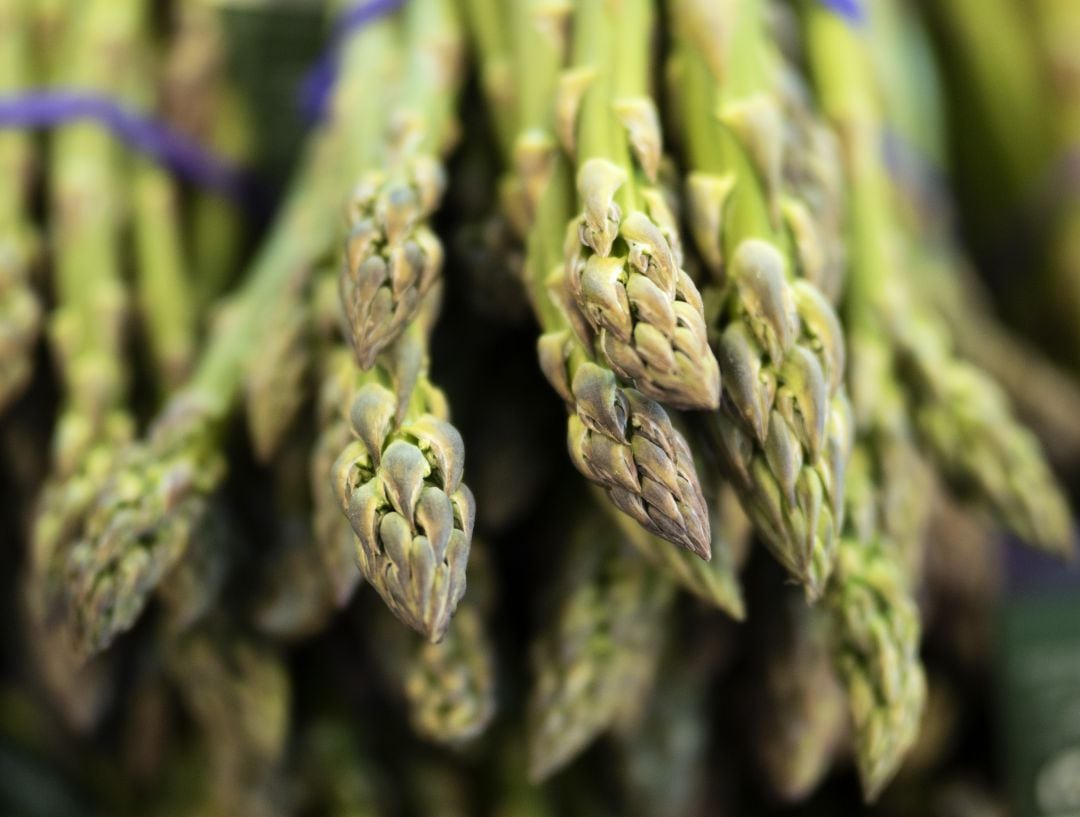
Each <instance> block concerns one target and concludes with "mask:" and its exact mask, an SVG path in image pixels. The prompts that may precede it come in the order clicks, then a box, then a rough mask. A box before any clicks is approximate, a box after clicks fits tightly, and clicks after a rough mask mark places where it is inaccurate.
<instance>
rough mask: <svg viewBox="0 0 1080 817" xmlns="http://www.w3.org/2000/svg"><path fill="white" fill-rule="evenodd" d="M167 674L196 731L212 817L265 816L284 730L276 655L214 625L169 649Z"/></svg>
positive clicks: (283, 672)
mask: <svg viewBox="0 0 1080 817" xmlns="http://www.w3.org/2000/svg"><path fill="white" fill-rule="evenodd" d="M166 657H167V667H168V671H169V673H170V675H171V676H172V679H173V681H174V683H175V684H176V686H177V689H178V691H179V693H180V695H181V698H182V700H183V702H184V705H185V706H186V708H187V709H188V711H189V712H190V714H191V716H192V718H193V719H194V721H195V722H196V724H197V725H198V727H199V728H200V729H201V730H202V732H203V734H204V736H205V738H206V741H207V749H208V752H209V755H210V762H211V770H212V773H213V778H214V783H215V799H216V800H217V804H216V805H217V808H218V810H219V813H228V814H253V815H254V814H273V813H277V809H274V810H273V811H268V810H266V809H267V808H268V807H269V806H270V805H271V804H272V803H274V802H275V801H278V802H280V796H275V794H274V786H275V782H276V778H277V776H278V775H279V773H280V772H279V767H280V765H281V763H282V760H283V756H284V752H285V741H286V738H287V736H288V730H289V717H290V713H289V696H290V686H291V684H290V679H289V674H288V671H287V669H286V667H285V666H284V664H283V663H282V661H281V658H280V656H279V655H278V654H277V653H276V652H274V651H273V650H270V649H268V648H267V647H265V646H264V645H262V644H259V643H258V642H257V641H254V640H252V639H250V638H249V637H247V636H245V635H244V634H242V633H239V632H236V631H234V630H233V629H232V628H230V627H229V626H227V625H225V624H223V623H222V622H220V621H212V622H208V623H207V624H205V625H204V626H202V627H200V628H197V629H195V630H193V631H191V632H189V633H186V634H184V635H183V636H182V637H180V638H179V639H176V640H174V641H172V642H170V643H169V645H168V654H167V656H166Z"/></svg>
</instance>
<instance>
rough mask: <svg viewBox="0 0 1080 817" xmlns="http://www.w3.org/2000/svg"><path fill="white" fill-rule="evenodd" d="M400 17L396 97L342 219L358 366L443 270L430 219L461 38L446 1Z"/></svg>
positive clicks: (366, 364)
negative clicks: (401, 54) (402, 55)
mask: <svg viewBox="0 0 1080 817" xmlns="http://www.w3.org/2000/svg"><path fill="white" fill-rule="evenodd" d="M413 5H414V6H416V5H419V6H420V7H421V8H420V9H414V8H410V9H409V10H407V11H406V13H405V23H404V27H405V44H406V47H407V48H406V53H407V55H408V56H407V58H406V64H405V66H404V72H403V77H402V82H401V85H400V88H399V92H398V94H397V95H396V96H394V97H392V98H390V97H387V98H385V103H386V105H388V106H389V107H390V113H389V118H388V120H386V121H385V122H384V128H385V130H386V131H387V133H386V136H387V140H386V142H385V144H383V145H380V146H379V147H380V149H379V150H378V152H376V153H374V154H373V155H371V156H370V157H368V159H369V161H370V166H369V167H367V168H365V172H364V174H363V175H362V176H361V178H360V180H359V182H358V184H357V186H356V189H355V190H354V191H353V195H352V198H351V200H350V202H349V207H348V210H347V213H346V218H347V222H348V237H347V239H346V242H345V262H344V264H343V265H342V273H341V299H342V304H343V306H344V308H345V316H346V327H347V329H348V334H349V340H350V342H351V344H352V348H353V352H354V353H355V354H356V360H357V362H358V363H359V364H360V367H361V368H363V369H369V368H371V366H372V365H373V364H374V362H375V359H376V357H377V356H378V354H379V352H380V351H382V350H383V349H384V348H386V347H387V346H388V345H389V344H390V343H392V342H393V340H394V339H395V338H396V337H398V336H399V335H400V334H401V332H402V331H403V329H404V328H405V326H406V325H407V324H408V323H409V322H410V321H412V320H413V319H414V318H415V317H416V316H417V314H418V313H419V312H420V309H421V306H422V303H423V299H424V296H425V295H426V294H427V292H428V291H429V290H430V289H431V287H432V285H433V284H434V283H435V281H436V280H437V278H438V275H439V272H440V270H441V268H442V260H443V249H442V244H441V243H440V242H439V239H438V238H437V237H436V236H435V234H434V233H433V232H432V231H431V229H430V228H429V227H428V226H427V224H426V222H427V220H428V218H429V217H430V216H431V214H432V213H433V212H434V210H435V208H436V207H437V206H438V204H439V200H440V199H441V198H442V193H443V188H444V187H445V184H446V181H445V172H444V170H443V168H442V165H441V161H440V158H439V157H440V156H441V155H443V154H445V153H446V152H447V150H448V149H449V147H450V146H451V145H452V144H453V140H454V135H455V134H454V123H455V120H454V103H455V100H456V99H457V92H458V90H459V89H460V85H461V81H462V76H461V75H462V72H463V68H462V63H463V54H462V41H461V33H460V31H459V30H458V22H457V19H456V14H455V13H454V9H453V6H452V4H450V3H449V2H444V3H427V2H425V3H420V4H413Z"/></svg>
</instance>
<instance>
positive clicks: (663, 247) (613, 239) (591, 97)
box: [558, 0, 720, 409]
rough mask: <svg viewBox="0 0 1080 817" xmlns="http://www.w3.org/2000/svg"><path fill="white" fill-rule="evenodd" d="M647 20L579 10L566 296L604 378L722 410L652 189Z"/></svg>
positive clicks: (566, 129)
mask: <svg viewBox="0 0 1080 817" xmlns="http://www.w3.org/2000/svg"><path fill="white" fill-rule="evenodd" d="M652 23H653V17H652V8H651V4H649V3H647V2H637V0H631V2H626V3H623V4H621V5H620V6H619V7H616V6H613V5H611V4H609V3H604V2H592V1H591V0H582V2H580V3H578V4H577V5H576V7H575V10H574V20H573V25H574V42H573V60H572V66H571V68H570V70H569V71H568V72H567V73H565V74H564V75H563V77H562V79H561V81H560V84H561V87H560V91H559V93H560V95H561V99H560V101H559V105H560V110H559V122H558V124H559V129H560V132H561V135H562V137H563V140H564V146H565V147H566V148H567V150H568V151H569V152H570V153H571V155H572V156H573V159H574V167H575V170H576V175H577V203H578V206H579V207H580V208H581V215H580V216H578V217H576V218H575V219H574V220H573V221H572V222H571V224H570V227H569V228H568V230H567V239H566V250H565V253H566V254H565V263H566V282H567V285H568V288H569V291H570V292H571V293H572V295H573V296H574V300H575V302H576V304H577V306H578V308H579V309H580V310H581V312H582V314H583V315H585V317H586V318H587V319H588V321H589V323H590V325H591V326H592V328H593V330H594V331H595V332H596V333H597V335H598V344H597V347H598V349H599V350H600V351H601V352H602V353H603V355H604V359H605V360H606V362H607V363H608V365H610V366H611V368H612V369H613V370H614V371H615V372H616V373H617V374H618V375H619V376H620V377H622V378H624V379H626V380H627V381H629V382H631V383H633V384H634V386H635V387H636V388H637V389H638V390H640V391H641V392H642V393H643V394H645V395H646V396H647V397H650V398H652V399H654V400H657V401H659V402H661V403H664V404H667V405H669V406H672V407H674V408H687V409H711V408H716V407H717V406H718V405H719V400H720V370H719V367H718V366H717V363H716V359H715V358H714V357H713V355H712V350H711V349H710V348H709V345H708V338H707V337H706V328H705V317H704V307H703V305H702V302H701V295H700V293H699V292H698V290H697V286H696V284H695V283H694V281H693V279H691V278H690V276H689V275H688V274H687V273H686V271H685V270H684V269H683V258H682V250H681V244H680V240H679V228H678V224H677V222H676V220H675V217H674V215H673V214H672V212H671V210H670V208H669V207H668V206H667V203H666V202H665V200H664V196H663V195H662V193H661V192H660V191H659V190H658V189H657V188H656V185H657V182H658V179H657V175H658V173H659V171H660V159H661V155H662V150H663V147H662V137H661V133H660V122H659V115H658V113H657V111H656V106H655V104H654V102H653V101H652V99H651V97H650V96H649V93H648V82H649V69H650V63H651V60H650V55H651V54H652V49H651V48H650V42H649V38H650V34H651V31H652Z"/></svg>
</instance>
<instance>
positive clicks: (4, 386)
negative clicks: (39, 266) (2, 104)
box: [0, 0, 41, 409]
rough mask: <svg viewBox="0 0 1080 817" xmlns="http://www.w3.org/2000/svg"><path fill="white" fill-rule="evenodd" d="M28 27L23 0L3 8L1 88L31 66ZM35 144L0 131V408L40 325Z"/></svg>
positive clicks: (18, 381) (11, 87)
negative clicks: (31, 193)
mask: <svg viewBox="0 0 1080 817" xmlns="http://www.w3.org/2000/svg"><path fill="white" fill-rule="evenodd" d="M29 33H30V26H29V20H28V15H27V13H26V9H25V8H24V6H23V4H22V2H16V1H15V0H13V2H10V3H6V4H5V5H4V7H3V8H2V9H0V93H5V94H10V93H17V92H20V91H22V90H23V89H24V88H25V87H26V86H28V85H29V83H30V79H31V74H32V66H31V64H30V51H31V48H32V43H30V42H28V41H27V40H28V37H29ZM32 161H33V145H32V143H31V140H30V137H29V135H28V134H27V133H25V132H23V131H18V130H12V131H6V132H4V133H3V134H0V168H2V169H3V173H4V178H5V179H7V180H8V183H7V184H6V185H5V186H4V191H3V193H0V236H2V239H0V409H3V408H4V407H5V406H6V405H7V404H8V403H9V402H11V401H12V400H13V399H14V398H15V397H17V396H18V395H19V393H20V392H21V391H22V389H23V387H24V386H25V385H26V383H27V382H28V381H29V380H30V375H31V372H32V370H33V351H34V345H35V343H36V342H37V338H38V334H39V333H40V330H41V304H40V303H39V301H38V297H37V295H36V294H35V293H34V290H33V287H32V285H31V280H30V276H31V270H32V267H33V261H34V255H35V246H34V243H35V242H34V236H33V232H32V228H31V225H30V223H29V214H28V213H27V200H26V197H27V192H28V188H29V185H30V177H31V173H32Z"/></svg>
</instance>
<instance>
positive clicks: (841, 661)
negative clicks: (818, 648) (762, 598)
mask: <svg viewBox="0 0 1080 817" xmlns="http://www.w3.org/2000/svg"><path fill="white" fill-rule="evenodd" d="M825 605H826V608H827V609H828V610H829V614H830V616H831V617H832V634H833V641H834V650H835V659H834V660H835V661H836V668H837V671H838V673H839V674H840V677H841V678H842V680H843V682H844V684H845V686H846V687H847V693H848V706H849V709H850V712H851V719H852V722H853V725H854V729H855V736H854V737H855V760H856V763H857V765H858V769H859V775H860V777H861V779H862V785H863V793H864V795H865V797H866V799H867V800H868V801H872V800H874V799H875V798H876V797H877V796H878V794H879V793H880V792H881V790H882V789H883V788H884V787H885V785H886V784H887V783H888V782H889V780H890V779H892V777H893V775H894V774H895V773H896V770H897V769H898V768H899V766H900V762H901V761H902V760H903V757H904V755H905V753H906V752H907V750H908V749H909V748H911V746H912V744H913V743H914V741H915V738H916V736H917V734H918V730H919V721H920V719H921V716H922V711H923V706H924V705H925V702H926V676H925V672H924V670H923V668H922V665H921V663H920V662H919V630H920V628H919V616H918V609H917V608H916V606H915V602H914V600H913V599H912V598H911V592H910V590H909V589H908V587H907V582H906V579H905V576H904V571H903V569H902V567H901V566H900V563H899V560H898V559H897V553H896V551H895V549H893V548H891V547H889V545H888V544H887V543H881V542H871V543H865V542H858V541H855V540H853V539H848V538H846V537H845V538H842V539H841V541H840V549H839V553H838V554H837V567H836V576H835V577H834V579H833V581H832V582H831V583H830V585H829V590H828V592H827V594H826V601H825Z"/></svg>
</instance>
